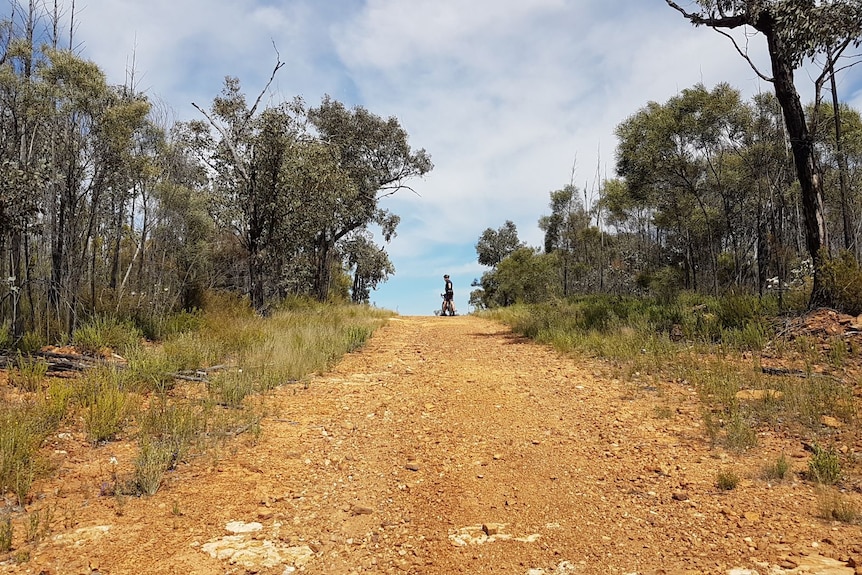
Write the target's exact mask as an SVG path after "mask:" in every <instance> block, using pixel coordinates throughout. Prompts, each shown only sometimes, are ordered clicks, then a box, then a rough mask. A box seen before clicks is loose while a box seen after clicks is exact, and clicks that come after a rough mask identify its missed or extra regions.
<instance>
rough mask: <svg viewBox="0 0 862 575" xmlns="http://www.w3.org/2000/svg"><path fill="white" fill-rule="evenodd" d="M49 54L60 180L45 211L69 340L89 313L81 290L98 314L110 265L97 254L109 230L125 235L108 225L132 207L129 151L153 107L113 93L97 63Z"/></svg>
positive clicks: (55, 291) (55, 303)
mask: <svg viewBox="0 0 862 575" xmlns="http://www.w3.org/2000/svg"><path fill="white" fill-rule="evenodd" d="M46 54H47V60H48V65H46V66H45V67H44V69H42V70H41V75H42V78H43V80H44V83H45V87H46V89H47V90H48V91H49V96H50V98H51V99H52V101H53V104H54V113H53V122H54V124H53V131H52V134H51V136H52V141H51V149H50V158H51V160H50V162H51V164H52V169H53V171H54V174H55V177H54V178H53V179H52V181H51V186H49V193H50V195H49V202H48V206H47V213H48V222H49V223H48V228H49V230H48V233H47V234H46V235H47V236H48V237H50V238H51V281H50V291H49V295H50V301H51V304H52V308H53V309H54V310H56V312H57V314H58V316H59V317H60V318H61V321H62V323H63V324H64V327H65V329H66V330H67V332H68V333H71V332H73V331H74V328H75V323H76V321H77V317H78V315H79V314H80V313H81V312H82V311H84V308H82V307H79V305H80V304H82V303H84V302H83V301H82V296H83V292H82V291H81V289H82V287H83V285H84V282H85V281H86V280H89V288H90V289H89V294H88V298H87V299H88V300H89V301H88V302H87V307H89V309H90V310H91V311H94V310H95V307H94V306H95V305H96V299H97V294H96V283H97V279H96V274H98V273H99V272H100V270H103V269H104V268H103V267H100V262H102V261H107V260H108V259H109V256H107V254H105V253H102V254H99V253H97V251H96V250H97V249H99V246H100V245H102V244H103V242H102V240H104V239H107V234H108V233H109V232H108V230H113V233H118V232H117V231H116V230H117V228H118V227H120V228H121V227H122V223H120V224H117V223H116V221H114V223H110V222H111V218H113V217H114V216H113V212H114V211H119V212H120V214H121V215H122V214H124V213H126V210H125V208H120V207H119V206H120V205H123V206H125V205H126V203H127V202H128V200H129V197H130V196H129V185H130V179H131V178H134V177H135V176H134V175H132V174H131V172H130V170H136V169H137V168H135V167H134V166H133V162H132V161H131V156H132V155H133V154H132V152H131V151H130V150H131V149H133V148H134V139H135V134H136V133H138V132H139V130H141V129H142V128H143V126H144V125H145V123H146V116H147V114H148V112H149V103H148V102H147V101H146V99H144V98H142V97H140V96H133V95H129V94H128V93H125V91H124V90H123V89H122V88H112V87H109V86H108V85H107V83H106V82H105V75H104V73H103V72H102V71H101V70H100V69H99V67H98V66H97V65H96V64H94V63H92V62H88V61H85V60H82V59H80V58H78V57H77V56H75V55H74V54H72V53H70V52H66V51H61V50H53V49H52V50H48V51H47V52H46ZM105 222H108V223H107V224H106V223H105ZM120 233H121V232H120ZM97 238H99V241H96V240H97ZM115 246H116V244H115ZM100 256H101V257H100ZM107 273H110V272H107ZM64 315H65V319H64V318H63V316H64Z"/></svg>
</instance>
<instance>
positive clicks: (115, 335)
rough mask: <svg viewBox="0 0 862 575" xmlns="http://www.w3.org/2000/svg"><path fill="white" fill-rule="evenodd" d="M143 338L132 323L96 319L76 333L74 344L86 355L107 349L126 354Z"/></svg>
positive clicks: (109, 318)
mask: <svg viewBox="0 0 862 575" xmlns="http://www.w3.org/2000/svg"><path fill="white" fill-rule="evenodd" d="M141 337H142V334H141V332H140V331H139V330H138V329H137V328H136V327H135V326H134V325H133V324H132V323H131V322H130V321H119V320H117V319H116V318H111V317H96V318H93V319H92V320H91V321H89V322H88V323H86V324H84V325H82V326H81V327H80V328H78V329H77V330H76V331H75V335H74V337H73V338H72V343H74V344H75V346H77V347H78V348H79V349H80V350H81V351H82V352H83V353H85V354H90V355H97V354H99V353H102V352H104V351H105V350H106V349H107V350H116V351H117V353H120V354H125V353H128V352H129V351H131V350H133V349H135V348H136V347H137V346H138V345H139V344H140V339H141Z"/></svg>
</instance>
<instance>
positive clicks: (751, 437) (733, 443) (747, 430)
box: [727, 410, 757, 451]
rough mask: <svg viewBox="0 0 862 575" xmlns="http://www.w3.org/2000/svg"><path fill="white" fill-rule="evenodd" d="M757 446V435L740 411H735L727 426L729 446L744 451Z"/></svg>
mask: <svg viewBox="0 0 862 575" xmlns="http://www.w3.org/2000/svg"><path fill="white" fill-rule="evenodd" d="M755 445H757V433H756V432H755V430H754V429H753V428H752V427H751V424H749V422H748V421H747V420H746V418H745V417H743V415H742V413H741V412H740V411H739V410H736V411H734V413H733V415H732V417H731V418H730V421H729V422H728V424H727V446H728V447H729V448H730V449H735V450H737V451H742V450H745V449H750V448H752V447H754V446H755Z"/></svg>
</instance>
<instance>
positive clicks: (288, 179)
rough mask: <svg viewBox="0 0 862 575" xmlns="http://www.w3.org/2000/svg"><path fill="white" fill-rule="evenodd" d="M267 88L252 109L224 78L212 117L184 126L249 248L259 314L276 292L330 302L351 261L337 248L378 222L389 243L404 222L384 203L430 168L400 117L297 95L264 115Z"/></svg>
mask: <svg viewBox="0 0 862 575" xmlns="http://www.w3.org/2000/svg"><path fill="white" fill-rule="evenodd" d="M282 65H283V64H282V63H281V62H279V63H278V64H277V65H276V66H275V68H274V69H273V73H272V76H271V77H270V83H271V82H272V80H273V78H274V77H275V74H276V73H277V72H278V70H279V69H280V68H281V66H282ZM268 86H269V83H268V84H267V86H266V87H265V88H264V89H263V91H261V93H260V95H259V96H258V97H257V100H256V101H255V102H254V104H253V105H252V106H248V104H247V103H246V100H245V96H244V94H243V93H242V91H241V88H240V84H239V81H238V80H237V79H235V78H227V79H226V81H225V86H224V89H223V91H222V94H221V95H220V96H218V97H217V98H215V99H214V101H213V104H212V106H211V108H210V110H209V111H206V110H204V109H203V108H201V107H199V106H196V107H197V108H198V110H199V111H200V112H201V113H202V114H203V115H204V116H205V118H206V122H204V121H195V122H191V123H189V124H188V125H187V137H189V138H190V140H189V141H190V142H192V145H193V147H194V148H195V149H196V150H197V151H198V154H199V156H200V157H201V158H202V159H203V160H204V162H205V163H206V165H207V166H208V167H209V169H210V170H211V172H212V174H213V176H214V177H213V186H214V198H215V201H214V202H213V214H214V217H215V218H216V221H217V222H219V223H220V225H221V226H222V227H223V228H225V229H228V228H229V229H232V230H233V232H234V233H235V234H236V237H237V238H238V239H239V241H240V244H241V246H242V248H243V250H244V251H245V252H246V258H245V259H246V260H247V277H248V291H249V293H250V294H251V300H252V303H253V305H254V306H255V307H256V308H258V309H262V308H263V307H264V305H265V302H266V300H267V299H268V297H269V296H270V295H279V294H285V293H310V294H312V295H314V296H315V297H317V298H318V299H320V300H325V299H326V298H327V296H328V294H329V291H330V287H331V285H332V277H333V272H334V271H336V270H337V271H339V272H340V271H341V270H343V268H344V266H346V265H350V264H349V263H347V262H345V261H344V258H343V257H342V256H343V255H344V253H347V252H344V250H340V249H339V242H341V241H342V240H343V239H345V238H346V237H347V236H348V235H349V234H351V233H353V232H361V231H362V230H365V229H368V227H369V226H372V225H377V226H379V227H380V229H381V230H382V232H383V234H384V239H385V240H386V241H389V239H390V238H391V237H392V236H393V235H394V231H395V226H397V223H398V218H397V217H395V216H393V215H392V214H390V213H389V212H388V211H387V210H385V209H383V208H381V207H380V205H379V201H380V199H381V198H382V197H385V196H387V195H391V194H394V193H396V192H397V191H399V190H401V189H404V188H408V189H409V186H408V185H407V183H406V181H407V180H408V179H409V178H411V177H414V176H422V175H424V174H425V173H427V172H428V171H430V170H431V169H432V167H433V166H432V164H431V161H430V158H429V157H428V155H427V153H426V152H425V151H424V150H419V151H413V150H412V149H411V148H410V146H409V145H408V143H407V133H406V132H405V131H404V129H403V128H402V127H401V125H400V124H399V122H398V120H397V119H395V118H389V119H386V120H384V119H382V118H380V117H378V116H376V115H374V114H372V113H370V112H368V111H367V110H365V109H364V108H362V107H356V108H354V109H352V110H348V109H347V108H346V107H345V106H344V105H343V104H341V103H340V102H337V101H335V100H332V99H331V98H329V97H326V98H324V99H323V101H322V103H321V104H320V106H318V107H317V108H312V109H306V107H305V104H304V103H303V102H302V101H301V100H299V99H297V100H294V101H293V102H288V103H282V104H280V105H277V106H268V107H266V108H265V109H263V110H262V111H260V112H259V113H258V107H259V105H260V102H261V99H262V98H263V96H264V94H265V93H266V91H267V89H268ZM213 129H214V130H215V134H214V133H213ZM354 265H355V263H354Z"/></svg>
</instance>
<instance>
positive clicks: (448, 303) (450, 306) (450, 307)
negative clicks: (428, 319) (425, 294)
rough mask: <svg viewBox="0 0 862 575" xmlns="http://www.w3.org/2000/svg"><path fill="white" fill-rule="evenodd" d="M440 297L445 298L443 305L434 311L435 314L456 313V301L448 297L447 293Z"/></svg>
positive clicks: (450, 314)
mask: <svg viewBox="0 0 862 575" xmlns="http://www.w3.org/2000/svg"><path fill="white" fill-rule="evenodd" d="M440 297H442V298H443V305H442V306H441V307H440V309H438V310H435V311H434V315H443V316H445V315H449V316H453V315H455V302H454V301H452V300H451V299H446V294H442V293H441V294H440ZM447 312H448V314H447Z"/></svg>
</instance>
